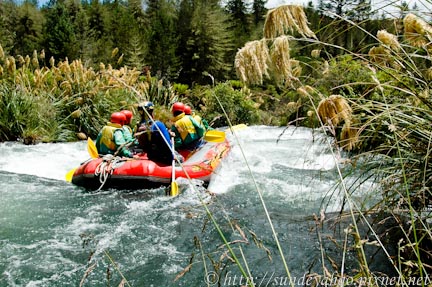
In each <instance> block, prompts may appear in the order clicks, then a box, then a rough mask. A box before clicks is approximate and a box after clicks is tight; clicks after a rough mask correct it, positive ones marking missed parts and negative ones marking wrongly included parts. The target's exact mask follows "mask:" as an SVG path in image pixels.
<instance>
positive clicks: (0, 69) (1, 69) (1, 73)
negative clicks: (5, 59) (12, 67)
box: [0, 65, 3, 76]
mask: <svg viewBox="0 0 432 287" xmlns="http://www.w3.org/2000/svg"><path fill="white" fill-rule="evenodd" d="M0 76H3V66H2V65H0Z"/></svg>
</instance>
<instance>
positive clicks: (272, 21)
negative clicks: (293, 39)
mask: <svg viewBox="0 0 432 287" xmlns="http://www.w3.org/2000/svg"><path fill="white" fill-rule="evenodd" d="M285 32H290V33H291V34H292V33H293V32H297V33H299V34H300V35H302V36H303V37H305V38H307V37H309V38H314V39H316V36H315V33H314V32H313V31H312V30H311V29H310V28H309V25H308V21H307V17H306V14H305V13H304V10H303V7H302V6H299V5H283V6H280V7H277V8H275V9H272V10H269V11H268V12H267V16H266V20H265V23H264V37H265V38H268V39H273V38H276V37H278V36H280V35H284V34H285Z"/></svg>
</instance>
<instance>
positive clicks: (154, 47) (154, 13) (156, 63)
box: [146, 0, 179, 79]
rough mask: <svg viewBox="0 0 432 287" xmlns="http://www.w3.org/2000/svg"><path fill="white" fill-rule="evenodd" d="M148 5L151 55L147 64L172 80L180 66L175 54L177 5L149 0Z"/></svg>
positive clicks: (166, 0)
mask: <svg viewBox="0 0 432 287" xmlns="http://www.w3.org/2000/svg"><path fill="white" fill-rule="evenodd" d="M147 4H148V8H147V11H146V15H147V18H148V20H149V38H148V47H149V53H148V55H147V57H146V62H147V63H148V64H149V65H150V66H151V69H152V70H153V73H157V74H160V75H161V76H165V77H168V79H170V78H171V77H175V75H176V73H177V72H178V71H177V69H178V65H179V63H178V58H177V57H176V54H175V52H176V50H177V44H178V36H177V35H176V22H177V14H176V10H175V5H174V3H172V2H170V1H169V0H149V1H148V2H147Z"/></svg>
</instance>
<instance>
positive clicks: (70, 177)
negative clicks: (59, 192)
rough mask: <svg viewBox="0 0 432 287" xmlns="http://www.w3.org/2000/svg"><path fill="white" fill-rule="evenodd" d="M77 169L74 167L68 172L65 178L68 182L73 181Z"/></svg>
mask: <svg viewBox="0 0 432 287" xmlns="http://www.w3.org/2000/svg"><path fill="white" fill-rule="evenodd" d="M75 170H76V168H73V169H71V170H70V171H68V172H67V173H66V176H65V178H66V181H67V182H72V177H73V175H74V173H75Z"/></svg>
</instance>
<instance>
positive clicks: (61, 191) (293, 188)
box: [0, 126, 373, 287]
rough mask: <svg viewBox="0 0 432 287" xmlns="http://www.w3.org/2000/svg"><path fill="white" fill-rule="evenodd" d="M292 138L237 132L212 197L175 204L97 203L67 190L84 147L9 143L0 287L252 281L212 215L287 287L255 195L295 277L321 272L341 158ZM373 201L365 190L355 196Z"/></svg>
mask: <svg viewBox="0 0 432 287" xmlns="http://www.w3.org/2000/svg"><path fill="white" fill-rule="evenodd" d="M283 130H284V129H283V128H277V127H266V126H253V127H249V128H247V129H244V130H240V131H238V132H237V138H238V142H237V141H236V139H235V138H234V137H232V136H231V140H232V142H233V149H232V151H231V152H230V154H229V156H228V157H227V158H225V159H224V160H223V162H222V165H221V167H220V169H219V170H218V172H217V174H216V175H215V176H214V178H213V180H212V182H211V184H210V185H209V187H208V190H210V191H211V192H212V193H213V194H214V195H210V194H209V193H208V192H206V188H204V187H203V186H202V184H201V183H200V182H193V183H192V184H189V183H187V182H186V181H182V180H180V189H181V194H180V195H179V196H178V197H175V198H170V197H166V196H164V189H162V188H159V189H153V190H134V191H120V190H106V191H102V192H97V193H95V192H87V191H85V190H84V189H82V188H79V187H76V186H74V185H72V184H70V183H68V182H66V181H65V180H64V176H65V174H66V173H67V171H68V170H70V169H72V168H74V167H76V166H78V165H79V163H80V162H82V161H85V160H86V159H88V157H89V155H88V154H87V151H86V143H85V142H77V143H53V144H37V145H34V146H25V145H22V144H20V143H9V142H7V143H0V155H1V156H0V198H1V201H0V205H1V208H0V276H1V277H0V286H79V285H80V282H82V283H83V286H119V284H120V282H121V281H122V280H123V282H122V283H121V284H125V285H124V286H157V287H159V286H188V287H189V286H217V284H214V283H215V279H217V278H219V285H220V286H240V285H241V284H244V282H245V281H243V282H240V279H244V278H242V274H241V273H240V271H239V269H238V268H237V267H236V266H235V265H234V264H233V263H232V262H231V259H232V256H231V255H230V254H229V253H227V252H226V248H225V247H223V242H222V241H221V237H220V236H219V235H218V232H217V230H216V228H215V225H214V224H213V223H212V222H211V221H209V220H208V216H207V214H206V212H205V209H204V207H203V205H204V204H205V206H207V207H208V209H209V210H210V212H211V213H212V215H213V216H214V218H215V221H216V222H217V223H218V226H219V228H220V229H221V230H222V232H223V233H224V235H225V237H226V238H227V240H228V241H232V242H234V243H233V245H232V246H233V248H234V252H235V253H236V254H237V256H238V257H239V258H240V254H241V253H240V250H239V247H240V246H241V248H242V252H243V254H244V257H245V259H246V262H247V263H248V265H247V266H248V268H249V270H250V275H251V276H252V278H253V279H254V280H257V281H258V280H259V281H260V282H261V286H288V284H286V285H282V283H287V281H286V277H287V273H286V271H285V269H284V267H283V264H282V261H281V256H280V254H279V251H278V249H277V247H276V244H275V240H274V238H273V235H272V232H271V228H270V225H269V223H268V221H267V219H266V216H265V212H264V209H263V207H262V204H261V202H260V199H259V196H258V193H257V188H256V187H258V189H259V190H260V191H261V192H262V195H263V198H264V200H265V203H266V208H267V209H268V212H269V215H270V217H271V218H272V222H273V224H274V228H275V230H276V232H277V236H278V239H279V241H280V243H281V246H282V250H283V253H284V257H285V258H286V260H287V265H288V268H289V270H290V273H291V276H293V277H295V278H300V277H302V276H304V275H305V274H306V273H308V272H314V271H315V272H320V271H319V270H320V265H321V263H320V260H321V252H320V249H321V248H320V244H319V241H318V239H317V236H316V232H315V231H313V230H312V228H313V227H315V221H314V220H313V215H314V214H316V215H319V214H320V211H321V210H322V209H325V210H326V211H328V212H331V211H337V210H338V208H339V207H340V204H341V196H340V194H339V193H340V192H339V191H338V189H335V186H336V184H337V182H338V179H339V177H338V173H337V169H336V167H337V165H339V166H341V167H342V168H343V164H341V162H342V159H341V158H337V159H336V160H335V159H334V156H333V154H332V153H331V150H330V148H329V142H331V141H329V140H326V138H325V137H323V136H322V135H321V134H320V133H319V132H318V131H313V130H311V129H307V128H294V127H290V128H289V129H287V130H286V131H285V132H284V133H283V135H282V136H280V135H281V134H282V131H283ZM279 136H280V138H279ZM278 138H279V141H278V142H277V140H278ZM240 147H241V149H240ZM242 151H243V153H244V155H245V157H246V158H247V163H248V164H246V162H245V160H244V158H243V153H242ZM250 172H251V173H252V175H253V178H252V177H251V173H250ZM348 180H349V179H348ZM254 181H255V182H256V186H255V184H254ZM372 190H373V184H369V183H368V182H365V183H364V184H363V185H362V188H361V189H359V190H358V194H357V195H355V197H357V198H359V200H360V199H364V198H365V197H368V196H369V195H370V193H372ZM240 230H241V231H240ZM242 234H243V235H242ZM246 240H247V243H244V242H243V243H242V242H241V241H246ZM335 256H337V255H335ZM240 261H241V262H242V264H243V260H242V259H241V258H240ZM190 263H191V264H190ZM189 264H190V265H189ZM243 265H244V264H243ZM244 266H245V265H244ZM186 267H188V268H187V270H185V268H186ZM186 271H187V272H186ZM321 272H322V269H321ZM181 275H183V276H181ZM176 277H178V278H177V279H176ZM282 279H285V281H284V282H283V281H282ZM278 280H280V281H278ZM264 283H267V285H265V284H264ZM269 283H272V284H273V285H269ZM296 285H297V284H296ZM298 285H301V284H298ZM257 286H258V284H257Z"/></svg>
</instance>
